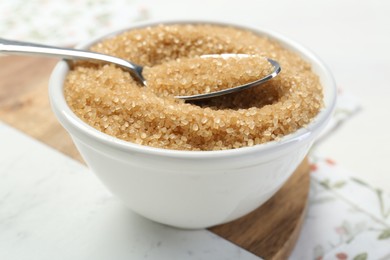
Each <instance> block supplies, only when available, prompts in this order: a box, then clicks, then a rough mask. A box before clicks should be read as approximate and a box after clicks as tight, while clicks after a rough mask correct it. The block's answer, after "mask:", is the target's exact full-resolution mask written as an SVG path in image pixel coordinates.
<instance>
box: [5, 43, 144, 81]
mask: <svg viewBox="0 0 390 260" xmlns="http://www.w3.org/2000/svg"><path fill="white" fill-rule="evenodd" d="M0 54H17V55H35V56H46V57H54V58H62V59H66V60H88V61H99V62H106V63H107V62H108V63H114V64H116V65H118V66H120V67H122V68H124V69H126V70H130V72H132V74H134V75H135V76H137V77H138V76H139V75H141V74H140V73H141V72H142V67H141V66H139V65H137V64H135V63H132V62H129V61H127V60H123V59H120V58H117V57H113V56H110V55H105V54H101V53H97V52H92V51H84V50H77V49H71V48H62V47H54V46H48V45H43V44H36V43H31V42H20V41H13V40H6V39H2V38H0ZM141 77H142V76H141ZM138 79H140V78H138ZM142 80H143V78H142Z"/></svg>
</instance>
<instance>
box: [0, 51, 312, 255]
mask: <svg viewBox="0 0 390 260" xmlns="http://www.w3.org/2000/svg"><path fill="white" fill-rule="evenodd" d="M56 62H57V60H51V59H46V58H37V57H15V56H13V57H11V56H8V57H0V120H1V121H3V122H6V123H8V124H9V125H11V126H13V127H15V128H17V129H19V130H21V131H23V132H25V133H26V134H28V135H30V136H32V137H34V138H36V139H38V140H40V141H42V142H44V143H46V144H48V145H49V146H52V147H54V148H55V149H57V150H59V151H61V152H62V153H64V154H66V155H68V156H70V157H72V158H74V159H77V160H79V161H80V162H83V161H82V159H81V156H80V155H79V153H78V152H77V150H76V148H75V147H74V145H73V143H72V141H71V139H70V137H69V136H68V135H67V133H66V132H65V130H64V129H63V128H62V127H61V126H60V124H59V123H58V122H57V120H56V119H55V117H54V114H53V113H52V112H51V109H50V105H49V99H48V88H47V85H48V79H49V76H50V73H51V70H52V68H53V67H54V65H55V63H56ZM309 182H310V177H309V165H308V162H307V160H304V161H303V162H302V164H301V165H300V167H299V168H298V169H297V170H296V171H295V173H294V174H293V175H292V176H291V178H290V179H289V180H288V181H287V182H286V184H285V185H284V186H283V187H282V189H281V190H280V191H279V192H278V193H277V194H276V195H274V196H273V197H272V198H271V199H270V200H269V201H268V202H266V203H265V204H264V205H263V206H261V207H260V208H258V209H257V210H255V211H254V212H252V213H251V214H249V215H247V216H245V217H243V218H241V219H239V220H236V221H234V222H231V223H228V224H224V225H220V226H217V227H213V228H211V229H210V231H211V232H214V233H215V234H218V235H219V236H221V237H223V238H225V239H227V240H229V241H231V242H233V243H235V244H237V245H239V246H240V247H242V248H244V249H246V250H248V251H250V252H252V253H253V254H255V255H258V256H261V257H263V258H265V259H286V258H287V257H288V255H289V254H290V252H291V250H292V249H293V247H294V245H295V242H296V240H297V237H298V235H299V232H300V229H301V225H302V222H303V217H304V214H305V211H306V207H307V196H308V190H309Z"/></svg>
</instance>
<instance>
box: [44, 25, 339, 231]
mask: <svg viewBox="0 0 390 260" xmlns="http://www.w3.org/2000/svg"><path fill="white" fill-rule="evenodd" d="M164 23H165V24H172V23H211V24H219V25H230V26H234V27H237V28H245V29H249V30H252V31H253V32H255V33H257V34H259V35H267V36H268V37H270V38H273V39H276V40H277V41H279V42H280V43H281V44H282V45H284V46H285V47H286V48H288V49H291V50H293V51H295V52H297V53H299V54H300V55H301V56H302V57H303V58H304V59H305V60H307V61H309V62H310V63H311V65H312V68H313V70H314V71H315V72H316V73H317V74H318V75H319V76H320V79H321V83H322V85H323V87H324V95H325V108H324V109H323V110H322V111H321V112H320V113H319V114H318V116H317V117H316V118H315V120H314V121H313V122H312V123H311V124H309V125H308V126H307V127H305V128H302V129H300V130H299V131H297V132H295V133H293V134H290V135H288V136H285V137H284V138H282V139H281V140H280V141H274V142H269V143H266V144H261V145H256V146H253V147H244V148H239V149H233V150H225V151H175V150H167V149H159V148H153V147H148V146H142V145H137V144H134V143H129V142H125V141H122V140H119V139H117V138H114V137H112V136H109V135H106V134H104V133H101V132H99V131H98V130H96V129H94V128H92V127H91V126H89V125H87V124H86V123H84V122H83V121H82V120H80V119H79V118H78V117H77V116H76V115H75V114H74V113H73V112H72V111H71V110H70V108H69V107H68V106H67V104H66V102H65V99H64V95H63V83H64V79H65V77H66V74H67V73H68V70H69V68H68V65H67V63H66V62H64V61H61V62H59V64H58V65H57V66H56V68H55V69H54V71H53V73H52V76H51V78H50V94H49V95H50V100H51V104H52V108H53V110H54V112H55V114H56V116H57V117H58V120H59V121H60V122H61V124H62V125H63V127H64V128H66V130H67V131H68V132H69V133H70V135H71V136H72V138H73V141H74V143H75V144H76V146H77V148H78V149H79V151H80V153H81V155H82V156H83V158H84V159H85V161H86V163H87V164H88V166H89V167H90V168H91V169H92V171H93V172H94V173H95V174H96V175H97V176H98V177H99V179H100V180H101V181H102V182H103V183H104V185H105V186H106V187H107V188H108V189H109V190H110V191H111V192H112V193H113V194H114V195H116V196H117V197H118V198H119V199H120V200H122V201H123V202H124V203H125V204H126V205H127V206H128V207H129V208H130V209H132V210H133V211H135V212H137V213H139V214H140V215H142V216H145V217H146V218H149V219H151V220H154V221H157V222H160V223H164V224H168V225H171V226H175V227H181V228H204V227H210V226H214V225H217V224H221V223H225V222H228V221H231V220H234V219H237V218H239V217H241V216H243V215H245V214H247V213H249V212H251V211H253V210H254V209H256V208H257V207H259V206H260V205H262V204H263V203H264V202H265V201H267V200H268V199H269V198H270V197H271V196H272V195H273V194H275V192H276V191H278V189H279V188H280V187H281V186H282V185H283V184H284V182H285V181H286V180H287V179H288V178H289V177H290V175H291V174H292V173H293V171H294V170H295V169H296V167H297V166H298V165H299V163H300V162H301V161H302V160H303V158H304V157H305V155H306V154H307V152H308V150H309V148H310V146H311V145H312V143H313V141H314V140H315V138H316V137H317V136H318V135H319V133H320V132H321V130H322V129H323V128H324V127H325V125H326V123H327V122H328V120H329V119H330V116H331V113H332V111H333V108H334V105H335V100H336V87H335V83H334V80H333V78H332V75H331V73H330V72H329V70H328V69H327V68H326V66H325V65H324V64H323V63H322V62H321V61H320V60H319V59H318V58H317V57H316V56H315V55H314V54H313V53H311V52H310V51H309V50H307V49H306V48H304V47H302V46H301V45H299V44H298V43H296V42H294V41H292V40H290V39H288V38H286V37H284V36H282V35H280V34H277V33H275V32H271V31H268V30H263V29H260V28H250V27H247V26H245V27H243V26H239V25H231V24H226V23H215V22H208V21H201V22H199V21H196V22H194V21H171V22H164ZM155 24H157V23H144V24H140V25H137V26H133V27H129V28H128V29H127V30H131V29H132V28H139V27H145V26H151V25H155ZM117 33H119V32H116V33H114V34H110V35H109V36H112V35H115V34H117ZM101 39H102V37H100V38H97V39H94V40H93V41H90V42H88V43H86V44H83V45H81V46H79V47H80V48H87V47H88V46H90V45H91V44H93V43H95V42H97V41H99V40H101Z"/></svg>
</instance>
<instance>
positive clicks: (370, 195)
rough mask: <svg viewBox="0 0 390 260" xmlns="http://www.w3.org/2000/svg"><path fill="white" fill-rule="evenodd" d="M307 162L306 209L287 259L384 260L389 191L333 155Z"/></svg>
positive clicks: (388, 247) (389, 252) (389, 253)
mask: <svg viewBox="0 0 390 260" xmlns="http://www.w3.org/2000/svg"><path fill="white" fill-rule="evenodd" d="M311 161H312V167H311V169H312V170H311V177H312V178H311V189H310V195H309V210H308V213H307V216H306V220H305V222H304V225H303V228H302V232H301V235H300V238H299V240H298V242H297V246H296V248H295V250H294V252H293V254H292V256H291V259H317V260H320V259H321V260H323V259H353V260H363V259H390V213H389V212H390V195H389V194H386V193H384V192H383V191H382V190H380V189H377V188H374V187H372V186H371V185H369V184H368V183H366V182H364V181H362V180H360V179H358V178H356V177H354V176H353V175H352V174H351V173H350V172H349V171H347V170H346V169H344V168H342V167H341V166H339V165H338V164H336V163H335V162H334V161H333V160H330V159H327V158H321V157H317V156H315V154H312V157H311ZM310 248H312V250H310Z"/></svg>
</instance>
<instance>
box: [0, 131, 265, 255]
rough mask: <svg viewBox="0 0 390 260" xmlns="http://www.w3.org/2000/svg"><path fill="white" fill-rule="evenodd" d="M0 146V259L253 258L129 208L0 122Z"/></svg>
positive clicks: (82, 171)
mask: <svg viewBox="0 0 390 260" xmlns="http://www.w3.org/2000/svg"><path fill="white" fill-rule="evenodd" d="M0 143H1V145H0V179H1V181H0V259H2V260H24V259H26V260H27V259H28V260H35V259H37V260H38V259H39V260H53V259H56V260H62V259H63V260H69V259H94V260H111V259H114V260H121V259H156V260H161V259H167V260H171V259H178V260H181V259H231V260H236V259H248V260H250V259H259V258H258V257H256V256H254V255H252V254H250V253H248V252H247V251H244V250H242V249H240V248H239V247H237V246H235V245H233V244H231V243H230V242H228V241H226V240H224V239H221V238H220V237H218V236H216V235H214V234H213V233H211V232H209V231H207V230H197V231H185V230H178V229H174V228H170V227H167V226H164V225H160V224H157V223H155V222H151V221H149V220H147V219H144V218H142V217H140V216H139V215H136V214H135V213H132V212H131V211H130V210H128V209H126V208H125V207H124V206H123V205H122V204H121V203H120V202H118V201H117V199H115V198H113V197H112V196H111V195H109V194H108V193H107V192H106V190H105V188H104V187H102V186H101V185H100V184H99V183H98V181H97V180H96V178H95V176H93V175H92V174H91V173H90V172H89V171H88V169H87V168H86V167H85V166H83V165H81V164H79V163H78V162H76V161H74V160H71V159H69V158H67V157H66V156H64V155H63V154H60V153H59V152H57V151H55V150H53V149H51V148H48V147H46V146H44V145H43V144H40V143H38V142H37V141H35V140H33V139H31V138H29V137H27V136H25V135H23V134H21V133H19V132H17V131H15V130H14V129H12V128H10V127H8V126H6V125H4V124H2V123H0ZM163 206H164V205H162V207H163Z"/></svg>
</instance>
